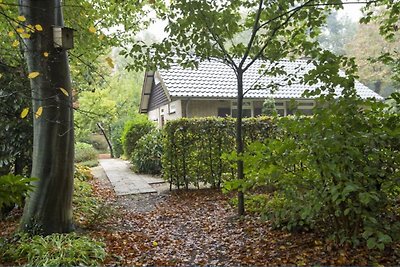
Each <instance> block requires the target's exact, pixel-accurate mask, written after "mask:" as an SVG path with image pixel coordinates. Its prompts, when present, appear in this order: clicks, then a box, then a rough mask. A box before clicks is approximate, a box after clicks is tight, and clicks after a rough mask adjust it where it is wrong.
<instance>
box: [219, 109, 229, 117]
mask: <svg viewBox="0 0 400 267" xmlns="http://www.w3.org/2000/svg"><path fill="white" fill-rule="evenodd" d="M230 115H231V109H230V108H218V117H228V116H230Z"/></svg>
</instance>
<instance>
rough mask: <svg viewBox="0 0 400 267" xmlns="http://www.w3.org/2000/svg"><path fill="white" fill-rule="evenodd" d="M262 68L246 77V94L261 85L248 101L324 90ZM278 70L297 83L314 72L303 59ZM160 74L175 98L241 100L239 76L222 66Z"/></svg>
mask: <svg viewBox="0 0 400 267" xmlns="http://www.w3.org/2000/svg"><path fill="white" fill-rule="evenodd" d="M262 65H267V63H266V62H265V61H261V60H258V61H256V62H255V63H254V64H253V65H252V66H251V67H250V68H249V69H248V70H247V71H246V72H245V73H244V76H243V89H244V91H246V90H248V89H249V88H251V87H254V85H255V84H258V87H259V88H258V89H254V90H250V91H248V92H247V93H246V95H245V98H254V99H256V98H261V99H265V98H268V97H272V98H276V99H304V97H303V96H302V94H303V92H304V91H305V90H314V89H316V88H318V87H320V86H321V83H319V84H316V85H313V86H310V85H305V84H301V83H299V82H297V83H296V82H294V83H292V84H291V85H289V84H288V83H287V82H286V81H284V78H285V77H287V76H286V75H285V76H283V75H280V76H279V75H278V76H275V77H271V76H266V75H264V76H261V75H260V74H259V70H260V69H261V67H262ZM270 66H271V65H270ZM277 66H279V67H282V68H283V69H284V70H285V71H286V73H287V74H288V75H296V77H297V80H298V79H299V78H298V77H302V76H303V75H304V74H306V73H308V72H309V71H310V70H312V69H313V68H314V66H313V65H312V64H308V63H307V60H303V59H300V60H295V61H289V60H281V61H279V62H278V63H277ZM156 73H157V76H158V78H159V80H160V82H161V84H162V85H163V87H164V89H165V90H166V92H168V94H169V96H170V97H171V98H209V99H229V98H232V99H233V98H236V96H237V89H236V84H237V81H236V76H235V74H234V72H233V70H232V69H231V68H230V67H229V66H227V65H225V64H223V63H222V62H218V61H203V62H200V63H199V67H198V69H183V68H182V67H181V66H179V65H178V64H173V65H172V66H171V68H170V69H168V70H159V71H157V72H156ZM342 73H343V72H342ZM260 76H261V77H260ZM272 83H275V84H279V86H278V87H277V90H275V91H274V92H273V93H271V90H270V89H269V88H267V85H269V84H272ZM144 86H145V85H144ZM355 88H356V90H357V94H358V95H359V96H360V97H361V98H364V99H365V98H375V99H378V100H383V97H381V96H380V95H378V94H377V93H375V92H374V91H372V90H371V89H369V88H368V87H367V86H365V85H363V84H361V83H360V82H359V81H356V82H355ZM341 91H342V89H341V88H337V89H336V90H335V93H336V95H340V93H341Z"/></svg>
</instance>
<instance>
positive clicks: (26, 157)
mask: <svg viewBox="0 0 400 267" xmlns="http://www.w3.org/2000/svg"><path fill="white" fill-rule="evenodd" d="M0 63H1V57H0ZM3 68H4V69H3ZM3 71H4V72H3ZM23 73H24V70H23V68H21V69H19V68H9V67H4V66H3V65H2V64H0V88H1V90H0V114H1V118H2V119H1V120H0V129H1V130H0V140H2V142H1V144H0V175H1V174H7V173H8V172H14V173H15V174H28V175H29V174H30V169H31V164H32V163H31V155H32V139H33V128H32V117H31V116H27V117H26V118H24V119H21V116H20V115H21V112H22V111H23V109H24V108H26V107H27V106H29V105H30V98H29V97H30V91H29V82H28V81H27V80H26V79H24V78H22V77H21V75H23Z"/></svg>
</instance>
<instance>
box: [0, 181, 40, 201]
mask: <svg viewBox="0 0 400 267" xmlns="http://www.w3.org/2000/svg"><path fill="white" fill-rule="evenodd" d="M35 180H36V179H33V178H26V177H23V176H20V175H12V174H7V175H3V176H0V209H1V208H3V207H4V206H8V205H14V204H18V205H21V204H22V201H23V199H24V198H25V197H26V194H27V193H28V192H29V191H31V190H32V189H33V186H32V185H31V184H30V183H31V182H32V181H35Z"/></svg>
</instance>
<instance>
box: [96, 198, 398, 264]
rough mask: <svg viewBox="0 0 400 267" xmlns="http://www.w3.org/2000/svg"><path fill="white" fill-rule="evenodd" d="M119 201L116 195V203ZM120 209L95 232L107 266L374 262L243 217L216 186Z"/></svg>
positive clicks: (357, 253)
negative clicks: (145, 208) (149, 206)
mask: <svg viewBox="0 0 400 267" xmlns="http://www.w3.org/2000/svg"><path fill="white" fill-rule="evenodd" d="M119 200H120V198H116V201H117V202H116V203H118V201H119ZM137 205H141V203H140V202H138V203H137ZM132 208H133V207H132ZM135 210H137V208H135ZM120 212H121V215H120V216H118V218H117V219H115V218H114V219H113V223H112V224H110V225H107V226H105V229H103V230H102V231H100V232H98V233H97V234H101V235H102V236H103V238H105V240H106V243H107V246H108V250H109V251H110V252H111V255H110V257H109V258H108V259H107V262H106V264H107V265H152V266H165V265H168V266H170V265H174V266H176V265H219V266H231V265H252V266H266V265H299V266H303V265H321V264H322V265H338V264H342V265H343V264H346V265H360V264H363V263H364V265H365V263H368V264H372V263H374V262H373V261H371V259H370V255H369V254H370V252H368V251H366V250H365V249H362V248H361V249H350V248H347V249H345V250H338V249H333V250H330V251H328V249H327V247H328V246H331V244H330V243H327V242H325V241H323V239H322V237H321V236H319V235H318V233H313V232H308V233H289V232H285V231H279V230H273V229H272V227H271V224H270V223H269V222H267V221H263V220H261V219H260V218H259V217H257V216H252V215H247V216H246V217H244V218H242V219H239V218H237V217H236V210H235V209H234V208H232V207H231V206H229V204H228V198H227V196H226V195H223V194H222V193H221V192H219V191H218V190H193V191H182V192H172V193H171V194H170V195H168V197H166V198H164V200H162V201H160V202H158V204H157V205H156V208H155V209H154V210H151V211H149V212H142V213H138V212H137V211H135V212H132V209H129V208H128V209H127V207H126V205H124V206H123V208H121V209H120ZM116 229H117V230H116ZM115 231H117V232H115ZM374 253H378V254H379V253H380V252H374ZM375 258H378V256H376V257H375ZM375 258H374V259H375ZM399 262H400V259H399V258H396V260H394V261H393V259H390V258H385V259H381V260H380V263H381V264H388V263H389V264H391V265H393V264H399Z"/></svg>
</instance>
